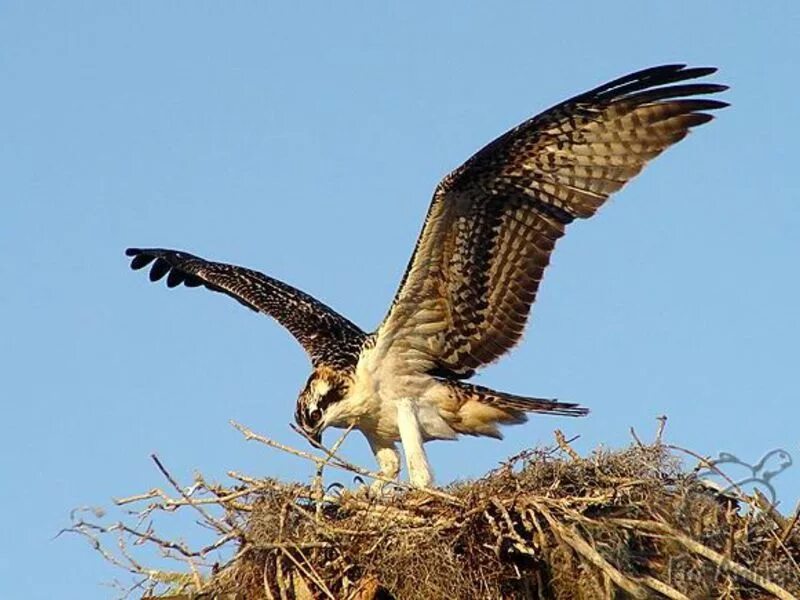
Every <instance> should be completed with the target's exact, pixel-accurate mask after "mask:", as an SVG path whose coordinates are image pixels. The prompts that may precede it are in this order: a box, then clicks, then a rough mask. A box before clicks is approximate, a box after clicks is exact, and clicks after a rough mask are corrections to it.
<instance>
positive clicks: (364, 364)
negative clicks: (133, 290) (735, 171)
mask: <svg viewBox="0 0 800 600" xmlns="http://www.w3.org/2000/svg"><path fill="white" fill-rule="evenodd" d="M715 71H716V69H714V68H706V67H701V68H687V66H686V65H663V66H658V67H653V68H649V69H645V70H642V71H638V72H635V73H631V74H629V75H625V76H624V77H620V78H618V79H615V80H613V81H610V82H608V83H606V84H603V85H601V86H599V87H596V88H594V89H592V90H589V91H588V92H585V93H583V94H580V95H578V96H575V97H573V98H570V99H569V100H566V101H565V102H562V103H560V104H557V105H556V106H554V107H552V108H550V109H549V110H546V111H544V112H543V113H541V114H539V115H538V116H535V117H533V118H531V119H529V120H527V121H525V122H523V123H522V124H520V125H518V126H517V127H515V128H514V129H512V130H510V131H508V132H507V133H505V134H503V135H501V136H500V137H499V138H497V139H496V140H494V141H493V142H491V143H490V144H489V145H487V146H485V147H484V148H483V149H481V150H479V151H478V152H477V153H476V154H475V155H474V156H472V158H470V159H469V160H468V161H467V162H465V163H464V164H463V165H462V166H460V167H458V168H457V169H456V170H454V171H453V172H451V173H450V174H448V175H447V176H445V177H444V179H442V181H441V182H440V183H439V184H438V186H437V187H436V190H435V191H434V193H433V199H432V201H431V204H430V208H429V209H428V214H427V216H426V218H425V223H424V225H423V227H422V232H421V234H420V236H419V239H418V240H417V243H416V247H415V249H414V252H413V255H412V257H411V260H410V262H409V264H408V267H407V269H406V272H405V275H404V276H403V279H402V281H401V283H400V286H399V289H398V291H397V294H396V296H395V298H394V301H393V302H392V304H391V307H390V308H389V311H388V313H387V315H386V317H385V318H384V320H383V322H382V323H381V324H380V325H379V326H378V327H377V329H376V330H375V331H373V332H371V333H366V332H365V331H363V330H362V329H360V328H359V327H358V326H357V325H355V324H354V323H352V322H351V321H349V320H348V319H346V318H345V317H343V316H342V315H340V314H338V313H337V312H335V311H334V310H332V309H331V308H329V307H328V306H326V305H324V304H323V303H321V302H319V301H318V300H316V299H314V298H313V297H311V296H310V295H308V294H306V293H304V292H302V291H300V290H298V289H296V288H294V287H292V286H290V285H288V284H286V283H283V282H281V281H278V280H276V279H273V278H272V277H269V276H267V275H264V274H262V273H259V272H258V271H252V270H250V269H246V268H243V267H239V266H235V265H230V264H225V263H219V262H211V261H208V260H205V259H203V258H200V257H199V256H194V255H192V254H189V253H187V252H183V251H179V250H166V249H144V248H130V249H128V250H127V251H126V254H127V255H128V256H129V257H132V261H131V267H132V268H133V269H141V268H143V267H145V266H147V265H149V264H150V263H152V268H151V270H150V279H151V280H152V281H157V280H159V279H162V278H163V277H164V276H166V277H167V286H169V287H175V286H179V285H181V284H183V285H185V286H188V287H197V286H205V287H206V288H208V289H210V290H212V291H215V292H222V293H223V294H227V295H228V296H231V297H232V298H234V299H235V300H237V301H239V302H240V303H242V304H244V305H245V306H247V307H249V308H251V309H253V310H255V311H257V312H261V313H264V314H266V315H269V316H271V317H273V318H274V319H276V320H277V321H278V322H279V323H280V324H281V325H283V326H284V327H285V328H286V329H288V330H289V332H291V334H292V335H293V336H294V337H295V338H296V339H297V341H298V342H299V343H300V344H301V345H302V346H303V348H304V349H305V351H306V352H307V353H308V355H309V357H310V359H311V363H312V365H313V372H312V373H311V376H310V377H309V378H308V381H307V382H306V384H305V387H304V388H303V390H302V391H301V392H300V395H299V397H298V399H297V409H296V412H295V419H296V422H297V424H298V425H299V426H300V428H301V429H302V430H303V431H304V432H305V433H306V434H307V435H308V436H309V437H310V438H312V439H315V440H317V441H319V439H320V436H321V433H322V431H323V430H324V429H326V428H328V427H338V428H346V427H350V426H353V427H354V428H356V429H358V430H360V431H361V432H362V433H363V434H364V435H365V436H366V438H367V440H368V442H369V444H370V447H371V448H372V450H373V452H374V454H375V457H376V460H377V462H378V466H379V468H380V472H381V474H382V475H383V477H384V478H385V479H395V478H396V477H397V476H398V474H399V472H400V459H399V454H398V451H397V442H401V443H402V445H403V450H404V453H405V458H406V464H407V468H408V473H409V478H410V481H411V483H412V485H415V486H419V487H426V486H429V485H431V483H432V475H431V469H430V466H429V464H428V459H427V456H426V454H425V450H424V448H423V444H424V443H425V442H427V441H430V440H440V439H454V438H456V437H458V436H459V435H475V436H490V437H496V438H499V437H501V434H500V431H499V429H498V425H507V424H515V423H521V422H523V421H525V420H526V413H531V412H533V413H546V414H551V415H564V416H581V415H585V414H586V413H587V412H588V411H587V410H586V409H585V408H583V407H581V406H578V405H577V404H570V403H566V402H558V401H555V400H546V399H542V398H528V397H523V396H518V395H515V394H509V393H505V392H499V391H496V390H492V389H489V388H486V387H483V386H480V385H475V384H471V383H467V382H466V380H467V379H469V378H470V377H471V376H472V375H473V374H474V373H475V372H476V370H478V369H480V368H481V367H484V366H486V365H488V364H489V363H491V362H493V361H495V360H497V359H498V358H500V357H501V356H502V355H504V354H505V353H506V352H508V351H509V350H510V349H511V348H512V347H513V346H514V345H515V344H516V343H517V342H518V341H519V339H520V336H521V335H522V332H523V329H524V327H525V324H526V322H527V320H528V314H529V312H530V307H531V304H532V303H533V301H534V299H535V298H536V293H537V290H538V288H539V283H540V281H541V280H542V275H543V274H544V271H545V268H546V267H547V265H548V263H549V262H550V255H551V253H552V252H553V248H554V247H555V244H556V242H557V241H558V239H559V238H561V236H562V235H564V231H565V230H566V227H567V225H569V224H570V223H571V222H572V221H574V220H575V219H586V218H589V217H591V216H592V215H593V214H594V213H595V212H596V211H597V209H598V208H600V206H602V205H603V203H604V202H605V201H606V200H607V199H608V197H609V196H610V195H611V194H612V193H614V192H616V191H617V190H619V189H620V188H621V187H622V186H624V185H625V184H626V183H627V182H628V181H629V180H630V179H632V178H633V177H634V176H635V175H637V174H638V173H639V171H641V170H642V168H643V167H644V165H645V164H646V163H647V162H648V161H649V160H651V159H653V158H655V157H656V156H658V155H659V154H661V152H663V151H664V150H665V149H666V148H668V147H669V146H671V145H672V144H674V143H676V142H678V141H679V140H681V139H683V138H684V137H685V136H686V134H687V133H688V132H689V130H690V129H691V128H692V127H695V126H697V125H701V124H703V123H706V122H707V121H709V120H711V118H712V117H711V115H710V114H709V112H708V111H713V110H715V109H719V108H723V107H725V106H727V104H726V103H725V102H721V101H718V100H714V99H711V98H707V97H704V96H707V95H709V94H715V93H717V92H721V91H723V90H725V89H727V88H726V86H723V85H718V84H714V83H706V82H697V81H693V80H696V79H698V78H702V77H705V76H708V75H710V74H711V73H714V72H715Z"/></svg>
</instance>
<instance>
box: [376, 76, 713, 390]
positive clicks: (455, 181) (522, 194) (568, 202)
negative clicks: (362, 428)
mask: <svg viewBox="0 0 800 600" xmlns="http://www.w3.org/2000/svg"><path fill="white" fill-rule="evenodd" d="M714 71H715V69H712V68H685V66H684V65H666V66H662V67H656V68H652V69H647V70H645V71H640V72H638V73H634V74H631V75H628V76H625V77H622V78H620V79H617V80H615V81H613V82H610V83H608V84H605V85H603V86H600V87H598V88H595V89H594V90H591V91H589V92H586V93H584V94H581V95H579V96H576V97H574V98H572V99H570V100H567V101H565V102H562V103H561V104H558V105H557V106H555V107H553V108H551V109H549V110H547V111H545V112H544V113H542V114H540V115H538V116H536V117H534V118H532V119H530V120H528V121H526V122H524V123H522V124H521V125H519V126H517V127H516V128H514V129H512V130H511V131H509V132H507V133H506V134H504V135H502V136H501V137H499V138H498V139H496V140H495V141H493V142H491V143H490V144H489V145H487V146H486V147H484V148H483V149H482V150H480V151H479V152H477V153H476V154H475V155H474V156H473V157H472V158H470V159H469V160H468V161H467V162H466V163H464V165H462V166H461V167H459V168H458V169H456V170H455V171H453V172H452V173H450V174H449V175H448V176H446V177H445V178H444V179H443V180H442V182H441V183H440V184H439V186H438V187H437V189H436V192H435V193H434V197H433V201H432V203H431V207H430V209H429V212H428V216H427V218H426V221H425V225H424V227H423V231H422V233H421V235H420V238H419V240H418V242H417V246H416V249H415V252H414V255H413V256H412V259H411V261H410V263H409V266H408V269H407V270H406V273H405V276H404V278H403V282H402V284H401V286H400V289H399V291H398V293H397V295H396V297H395V300H394V302H393V304H392V308H391V310H390V312H389V314H388V315H387V317H386V319H385V321H384V323H383V324H382V326H381V328H380V329H379V331H378V335H379V341H380V336H386V338H385V339H387V340H389V342H388V344H387V346H388V350H387V352H397V353H400V354H403V353H407V354H409V355H411V354H413V355H414V356H415V358H417V359H418V360H419V357H420V356H421V355H422V356H424V357H426V358H427V360H428V361H429V366H430V370H431V372H435V373H441V374H445V375H449V376H451V377H469V376H471V375H472V374H473V373H474V371H475V370H476V369H478V368H480V367H482V366H484V365H486V364H488V363H491V362H492V361H494V360H496V359H497V358H499V357H500V356H502V355H503V354H504V353H505V352H507V351H508V350H509V349H510V348H512V347H513V346H514V345H515V344H516V343H517V341H518V340H519V339H520V337H521V335H522V332H523V329H524V327H525V325H526V322H527V319H528V315H529V312H530V307H531V305H532V303H533V302H534V300H535V298H536V293H537V290H538V287H539V283H540V282H541V280H542V277H543V274H544V271H545V268H546V267H547V265H548V264H549V262H550V256H551V253H552V251H553V249H554V247H555V244H556V241H557V240H558V239H559V238H560V237H561V236H562V235H564V232H565V229H566V226H567V225H568V224H569V223H571V222H572V221H573V220H575V219H578V218H581V219H585V218H589V217H591V216H592V215H594V214H595V212H596V211H597V209H598V208H599V207H600V206H602V205H603V203H604V202H605V201H606V200H607V199H608V197H609V196H610V195H611V194H612V193H613V192H615V191H617V190H619V189H620V188H621V187H622V186H623V185H625V183H627V182H628V181H629V180H630V179H631V178H632V177H634V176H635V175H636V174H638V173H639V172H640V171H641V169H642V168H643V167H644V165H645V164H646V163H647V162H648V161H649V160H651V159H653V158H654V157H656V156H658V154H660V153H661V152H663V151H664V150H665V149H666V148H668V147H669V146H671V145H672V144H674V143H676V142H677V141H679V140H681V139H683V138H684V137H685V136H686V134H687V133H688V131H689V129H690V128H692V127H694V126H697V125H700V124H702V123H705V122H707V121H709V120H710V119H711V116H710V115H709V114H708V113H707V112H706V111H710V110H714V109H718V108H722V107H724V106H726V104H725V103H724V102H720V101H717V100H711V99H708V98H696V96H699V95H706V94H713V93H717V92H720V91H723V90H724V89H726V87H725V86H722V85H717V84H709V83H689V84H686V83H682V84H681V83H678V82H682V81H686V80H691V79H695V78H698V77H702V76H705V75H709V74H711V73H713V72H714ZM670 84H675V85H670ZM420 307H422V308H423V310H420ZM419 330H425V331H426V332H435V333H434V334H432V335H433V337H430V336H429V337H428V339H426V340H424V342H423V341H422V340H414V339H413V338H414V336H415V335H417V334H416V333H415V332H416V331H419ZM395 340H397V341H395Z"/></svg>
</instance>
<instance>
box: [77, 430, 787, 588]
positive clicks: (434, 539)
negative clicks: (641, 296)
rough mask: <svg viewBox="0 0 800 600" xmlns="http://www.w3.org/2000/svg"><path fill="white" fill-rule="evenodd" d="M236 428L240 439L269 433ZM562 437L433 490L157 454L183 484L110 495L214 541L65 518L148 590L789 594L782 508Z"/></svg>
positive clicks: (631, 452) (670, 463)
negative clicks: (154, 556) (207, 471)
mask: <svg viewBox="0 0 800 600" xmlns="http://www.w3.org/2000/svg"><path fill="white" fill-rule="evenodd" d="M240 429H242V430H243V432H245V434H246V435H248V433H249V434H250V435H248V439H259V441H264V438H260V436H257V435H256V434H252V432H249V431H248V430H246V429H245V428H242V427H241V426H240ZM558 439H559V443H558V445H557V446H556V447H555V448H553V449H536V450H530V451H527V452H524V453H523V454H521V455H519V456H516V457H513V458H511V459H509V460H508V461H507V462H506V463H505V464H504V465H503V466H502V467H501V468H499V469H497V470H495V471H493V472H491V473H489V474H487V475H486V476H484V477H483V478H481V479H478V480H476V481H471V482H464V483H458V484H454V485H452V486H450V487H448V488H445V489H443V490H437V491H426V490H411V489H408V488H402V487H401V488H395V489H393V490H391V491H390V492H388V493H385V494H383V495H382V496H380V497H375V496H373V495H370V494H367V493H366V492H365V491H360V492H355V493H354V492H350V491H347V490H344V491H341V493H338V494H336V495H332V494H330V493H327V494H323V490H322V489H321V488H320V484H319V481H320V479H317V480H316V481H315V482H314V483H313V484H312V485H300V484H297V483H283V482H279V481H275V480H271V479H265V480H261V479H251V478H247V477H243V476H241V475H236V474H232V475H233V476H234V477H235V478H238V484H237V485H236V486H234V487H230V488H223V487H221V486H218V485H210V484H208V483H206V482H205V481H204V480H203V479H202V478H198V480H197V481H196V482H195V484H194V486H192V488H190V489H189V490H188V491H187V490H182V489H181V488H180V487H179V486H178V485H177V483H176V482H175V481H174V480H173V479H172V478H171V476H169V474H168V473H167V472H166V470H165V469H163V466H161V465H160V463H159V465H160V468H162V470H164V473H165V475H166V476H167V478H168V479H169V480H170V482H171V484H173V487H174V488H175V489H176V490H178V491H179V496H178V497H171V496H169V495H167V494H165V493H164V492H162V491H160V490H153V491H151V492H149V493H148V494H144V495H141V496H137V497H133V498H128V499H122V500H121V501H120V502H121V503H122V504H125V505H130V504H136V503H139V504H141V503H145V504H146V507H145V508H144V509H142V510H141V511H140V512H138V513H137V517H138V519H139V520H138V521H137V522H138V523H143V522H145V521H147V519H148V518H149V517H150V516H151V515H152V514H153V513H154V512H163V511H167V512H176V511H186V510H194V511H195V512H196V513H197V514H198V515H200V516H201V517H202V520H203V523H204V524H205V525H206V526H207V527H210V528H212V529H213V530H214V531H215V532H216V533H217V535H218V539H217V544H216V545H214V544H211V545H209V546H208V547H206V548H203V549H200V550H199V551H192V550H190V549H189V548H187V547H185V546H182V545H180V544H178V545H175V543H174V542H168V541H167V540H163V539H160V538H158V537H156V535H155V533H154V532H153V531H152V528H151V527H150V526H149V525H148V526H143V527H134V526H125V525H123V524H117V525H114V526H111V527H102V526H100V525H97V524H95V523H89V522H87V521H83V520H81V521H78V522H76V523H75V525H74V526H73V528H72V530H73V531H78V532H80V533H82V534H83V535H86V536H88V537H90V538H91V539H92V541H93V543H94V544H95V545H96V547H97V548H98V549H99V550H101V551H102V552H104V555H105V556H106V558H107V559H110V560H112V561H115V562H116V564H118V566H120V567H122V568H125V569H127V570H129V571H132V572H134V573H136V574H137V575H138V576H139V577H140V582H139V583H140V584H142V585H143V586H146V590H147V591H146V592H145V597H150V596H153V595H156V594H158V593H161V594H162V597H170V598H186V599H188V598H209V599H210V598H219V599H226V600H232V599H248V600H249V599H253V600H256V599H264V600H273V599H275V600H277V599H281V600H291V599H295V600H306V599H308V598H348V599H352V600H372V599H376V600H377V599H390V598H396V599H398V600H417V599H419V600H422V599H426V600H427V599H435V598H453V599H460V598H464V599H479V598H480V599H482V598H486V599H490V598H491V599H495V598H526V599H527V598H530V599H555V600H566V599H595V598H628V597H630V598H692V599H694V598H731V599H736V598H773V597H774V598H783V599H787V598H795V597H796V596H797V595H798V594H800V567H798V563H800V524H798V513H795V515H794V516H793V517H788V518H787V517H784V516H782V515H780V514H779V513H778V512H777V511H775V510H773V509H772V508H771V507H770V506H768V505H767V504H766V503H764V501H763V498H762V499H759V498H746V497H739V498H733V497H731V496H730V495H720V494H719V493H717V492H715V491H714V490H713V489H711V488H709V487H708V486H707V485H705V484H703V483H702V482H701V481H700V480H699V479H698V477H696V476H695V475H694V474H693V473H691V472H687V471H685V470H684V469H683V468H682V467H681V463H680V461H679V460H678V458H677V457H676V456H677V454H676V449H674V448H672V447H669V446H666V445H664V444H662V443H661V442H660V441H656V442H655V443H654V444H648V445H645V444H641V443H640V442H638V441H637V443H635V444H633V445H632V446H631V447H630V448H628V449H625V450H622V451H617V452H610V451H597V452H595V453H593V454H592V455H591V456H588V457H586V458H582V457H579V456H577V455H576V454H575V453H574V451H572V449H571V448H569V446H568V444H567V443H566V442H565V441H564V440H563V436H562V437H559V438H558ZM265 443H268V441H266V442H265ZM270 445H274V444H270ZM290 450H291V449H290ZM293 453H300V454H307V453H304V452H301V451H293ZM309 456H312V458H311V460H315V462H316V463H317V466H318V472H321V471H322V469H324V468H328V467H331V466H338V467H342V468H350V467H352V466H351V465H347V463H345V461H342V460H341V459H339V458H338V457H337V456H336V455H335V452H334V454H330V453H325V454H324V455H318V454H314V455H311V454H309ZM704 466H706V467H707V466H708V465H707V464H706V465H704ZM353 468H355V467H353ZM356 469H357V468H356ZM358 471H360V472H361V473H362V474H363V473H364V471H363V470H358ZM799 508H800V507H799ZM212 510H213V514H212ZM147 522H149V521H147ZM132 532H133V533H132ZM109 533H111V534H118V535H120V536H121V537H120V538H119V539H120V540H124V539H127V540H128V542H125V541H122V542H121V543H120V542H117V543H118V546H117V551H116V552H111V551H110V550H108V549H106V548H105V547H104V546H103V538H104V536H105V535H106V534H109ZM131 537H133V538H134V540H135V541H137V542H138V543H144V544H149V545H155V546H156V547H158V548H160V549H161V551H162V552H163V553H165V554H166V555H168V556H171V557H173V558H179V559H181V560H183V561H184V562H185V563H186V568H185V569H183V574H182V575H181V574H180V573H177V574H175V573H173V574H165V573H164V572H163V571H157V570H153V569H149V570H148V569H145V568H144V567H142V565H141V564H140V562H139V561H138V560H135V559H134V558H133V557H132V556H131V552H130V550H129V542H130V538H131ZM126 543H127V544H128V545H126ZM164 544H167V546H166V547H165V546H164ZM170 544H172V545H170ZM225 545H230V546H232V547H233V549H234V551H233V553H232V554H233V556H232V558H230V559H229V560H227V562H225V564H221V565H214V566H213V567H212V568H211V569H210V572H208V571H206V572H204V571H203V564H202V563H203V558H204V557H206V556H208V555H209V554H210V553H212V551H215V550H217V548H219V547H223V546H225ZM120 549H121V550H122V552H121V553H120V551H119V550H120ZM164 594H166V595H164Z"/></svg>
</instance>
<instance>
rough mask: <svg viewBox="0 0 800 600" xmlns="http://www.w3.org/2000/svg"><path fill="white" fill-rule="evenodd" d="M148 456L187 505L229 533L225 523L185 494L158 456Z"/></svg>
mask: <svg viewBox="0 0 800 600" xmlns="http://www.w3.org/2000/svg"><path fill="white" fill-rule="evenodd" d="M150 458H152V459H153V462H154V463H156V466H157V467H158V470H159V471H161V473H162V475H164V477H166V478H167V481H169V482H170V484H171V485H172V487H174V488H175V489H176V490H177V491H178V493H179V494H180V495H181V496H182V497H183V499H184V500H185V501H186V502H187V503H188V504H189V506H191V507H192V508H194V509H195V510H196V511H197V512H199V513H200V514H201V515H202V516H203V518H204V519H205V521H206V523H208V524H209V525H211V526H212V527H214V528H215V529H217V530H218V531H219V532H220V533H230V532H231V530H230V529H229V528H228V526H227V525H225V524H224V523H222V522H221V521H219V520H218V519H216V518H215V517H213V516H212V515H211V514H210V513H209V512H208V511H206V510H205V509H204V508H203V507H201V506H200V505H198V504H195V502H194V500H193V499H192V498H191V497H190V496H189V494H187V493H186V492H185V491H184V489H183V488H182V487H181V486H180V485H179V484H178V482H177V481H175V479H174V478H173V477H172V475H170V473H169V471H167V469H166V467H164V465H163V464H162V463H161V461H160V460H159V459H158V456H156V455H155V454H151V455H150Z"/></svg>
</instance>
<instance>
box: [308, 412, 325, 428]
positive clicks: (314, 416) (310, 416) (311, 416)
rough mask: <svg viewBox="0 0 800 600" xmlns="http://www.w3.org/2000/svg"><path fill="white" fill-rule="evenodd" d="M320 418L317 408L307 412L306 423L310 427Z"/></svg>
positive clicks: (320, 413) (320, 414)
mask: <svg viewBox="0 0 800 600" xmlns="http://www.w3.org/2000/svg"><path fill="white" fill-rule="evenodd" d="M321 418H322V411H321V410H320V409H318V408H315V409H313V410H310V411H308V421H309V423H311V424H312V425H313V424H315V423H317V422H318V421H319V420H320V419H321Z"/></svg>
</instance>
